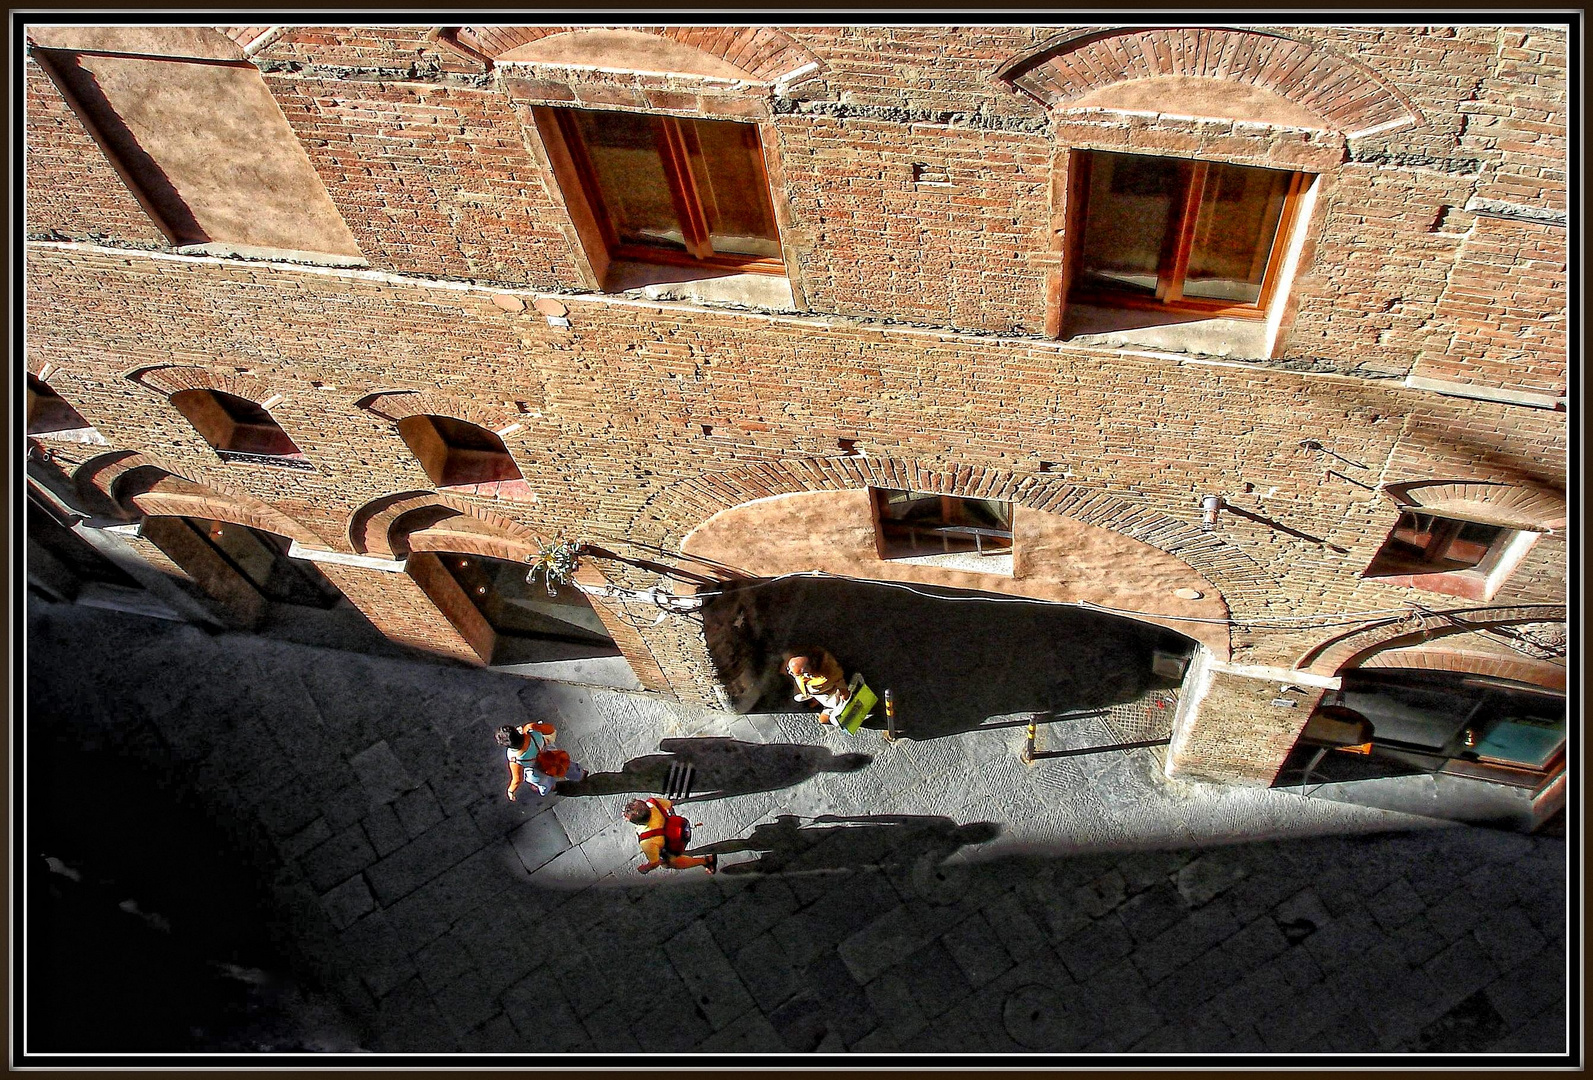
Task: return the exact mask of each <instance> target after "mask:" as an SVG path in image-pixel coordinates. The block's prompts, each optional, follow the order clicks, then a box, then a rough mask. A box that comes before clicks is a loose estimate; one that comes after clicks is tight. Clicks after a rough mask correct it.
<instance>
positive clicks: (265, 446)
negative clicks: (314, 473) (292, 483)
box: [171, 390, 307, 464]
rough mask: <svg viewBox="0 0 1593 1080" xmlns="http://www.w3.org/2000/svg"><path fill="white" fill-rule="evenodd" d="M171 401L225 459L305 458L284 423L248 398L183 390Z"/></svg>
mask: <svg viewBox="0 0 1593 1080" xmlns="http://www.w3.org/2000/svg"><path fill="white" fill-rule="evenodd" d="M171 403H172V407H173V408H175V409H176V410H177V411H178V412H180V413H182V414H183V416H184V417H185V418H186V419H187V420H188V422H189V423H190V424H192V425H193V426H194V430H195V431H197V432H199V434H200V435H202V436H204V439H205V441H206V442H208V443H209V444H210V445H211V446H212V447H213V448H214V449H215V451H216V453H218V454H220V455H221V456H222V458H223V459H224V460H228V461H260V460H261V459H269V458H278V459H281V458H288V459H294V458H297V459H299V460H302V457H303V455H302V454H301V453H300V451H299V448H298V446H297V445H296V444H295V443H294V441H293V440H292V439H291V438H289V436H288V433H287V432H286V431H283V430H282V425H280V424H278V423H277V422H276V421H275V420H273V419H272V418H271V414H270V413H268V412H266V411H265V409H263V408H262V407H260V406H259V405H257V404H255V403H254V402H252V401H250V400H248V399H247V398H241V397H238V396H237V395H236V394H227V393H223V392H221V391H219V390H181V391H178V392H177V393H175V394H173V395H172V396H171ZM265 463H270V462H265ZM306 464H307V463H306Z"/></svg>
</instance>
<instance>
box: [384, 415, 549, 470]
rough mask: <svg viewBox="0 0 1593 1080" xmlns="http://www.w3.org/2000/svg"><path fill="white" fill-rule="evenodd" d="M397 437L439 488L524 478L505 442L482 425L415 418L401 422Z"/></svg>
mask: <svg viewBox="0 0 1593 1080" xmlns="http://www.w3.org/2000/svg"><path fill="white" fill-rule="evenodd" d="M398 434H399V436H400V437H401V438H402V439H403V440H404V442H405V443H406V444H408V446H409V449H410V451H411V452H413V453H414V455H415V459H416V460H417V461H419V462H420V467H421V468H423V469H425V470H426V475H427V476H429V477H431V482H432V483H434V484H436V485H437V486H438V487H458V486H462V485H467V484H490V483H496V482H498V481H502V480H519V479H520V478H521V475H520V469H519V467H518V466H517V465H515V463H514V458H512V457H510V456H509V450H508V448H507V447H506V446H504V444H503V439H502V438H500V437H499V436H498V435H497V434H495V433H494V432H491V431H488V430H487V429H486V428H484V427H481V426H480V425H479V424H472V423H469V422H467V421H464V420H456V419H454V418H453V417H451V416H430V415H425V414H416V415H414V416H406V417H405V418H404V419H402V420H400V421H399V422H398Z"/></svg>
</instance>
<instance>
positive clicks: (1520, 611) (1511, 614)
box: [1294, 604, 1566, 675]
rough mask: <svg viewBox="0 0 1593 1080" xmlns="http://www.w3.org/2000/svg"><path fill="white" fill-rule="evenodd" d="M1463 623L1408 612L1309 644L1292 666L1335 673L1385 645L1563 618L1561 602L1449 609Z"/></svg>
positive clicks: (1353, 664)
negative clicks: (1473, 629) (1476, 629)
mask: <svg viewBox="0 0 1593 1080" xmlns="http://www.w3.org/2000/svg"><path fill="white" fill-rule="evenodd" d="M1448 614H1449V615H1451V616H1452V617H1453V618H1455V619H1459V620H1461V621H1462V623H1463V624H1464V625H1456V623H1454V622H1452V621H1450V619H1448V618H1444V617H1442V615H1441V614H1438V613H1435V614H1431V615H1426V614H1421V613H1419V612H1412V613H1411V614H1410V615H1409V616H1407V617H1405V618H1401V619H1390V620H1386V621H1384V622H1379V623H1375V624H1373V625H1371V626H1363V627H1361V628H1359V629H1357V630H1352V631H1350V632H1349V633H1347V634H1340V635H1337V636H1335V637H1332V638H1329V639H1327V640H1326V641H1323V642H1320V643H1318V644H1316V645H1313V646H1312V647H1311V648H1310V649H1308V650H1307V651H1306V652H1305V653H1304V654H1303V655H1302V656H1301V657H1300V659H1299V660H1297V661H1296V662H1295V665H1294V666H1295V668H1296V670H1300V671H1309V672H1311V673H1312V674H1316V675H1336V674H1338V673H1339V672H1341V671H1346V670H1348V669H1350V668H1354V667H1359V666H1363V665H1364V664H1365V663H1366V662H1367V660H1368V659H1369V658H1370V657H1372V656H1375V655H1376V654H1377V653H1380V652H1382V651H1384V650H1385V649H1393V648H1402V647H1405V646H1409V645H1414V644H1417V643H1419V642H1424V641H1432V640H1435V639H1438V638H1443V637H1448V636H1450V635H1452V634H1464V633H1468V632H1469V631H1470V630H1471V629H1472V628H1481V627H1485V626H1508V625H1510V624H1512V623H1528V622H1564V621H1565V617H1566V613H1565V605H1563V604H1525V605H1521V606H1517V607H1500V608H1484V609H1480V610H1471V611H1464V610H1462V611H1455V612H1449V613H1448Z"/></svg>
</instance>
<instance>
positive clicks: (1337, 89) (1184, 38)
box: [996, 26, 1422, 138]
mask: <svg viewBox="0 0 1593 1080" xmlns="http://www.w3.org/2000/svg"><path fill="white" fill-rule="evenodd" d="M996 77H997V78H998V79H1000V80H1001V81H1003V82H1006V83H1007V84H1009V85H1010V86H1011V87H1012V88H1013V89H1015V90H1019V91H1022V92H1023V93H1025V94H1027V95H1029V96H1030V97H1032V98H1034V99H1035V100H1036V101H1039V102H1040V103H1041V104H1042V105H1044V106H1045V107H1046V108H1048V109H1066V108H1069V107H1070V106H1071V105H1072V104H1073V103H1074V102H1077V101H1078V100H1080V99H1081V98H1084V97H1085V96H1086V95H1088V94H1091V93H1093V92H1095V91H1099V90H1101V89H1103V88H1105V87H1108V86H1112V85H1114V84H1117V83H1126V82H1132V81H1135V80H1140V79H1155V78H1166V77H1181V78H1205V79H1218V80H1222V81H1225V82H1228V83H1233V84H1241V85H1245V86H1250V87H1255V88H1257V89H1260V90H1263V91H1267V92H1268V93H1271V94H1275V95H1277V96H1278V97H1281V98H1283V99H1285V100H1286V101H1288V102H1290V103H1291V104H1293V105H1295V106H1297V107H1299V108H1301V109H1304V110H1306V111H1307V112H1309V113H1312V114H1314V115H1316V116H1319V117H1321V118H1322V119H1323V120H1324V121H1325V122H1326V123H1328V124H1329V125H1331V126H1332V128H1333V129H1334V130H1337V131H1341V132H1343V133H1344V134H1345V135H1346V136H1348V137H1351V138H1353V137H1357V136H1363V135H1368V134H1372V133H1374V132H1378V131H1385V130H1392V129H1394V128H1399V127H1408V126H1412V125H1415V124H1419V123H1421V121H1422V118H1421V115H1420V113H1418V112H1417V110H1416V108H1415V107H1414V106H1413V105H1412V104H1411V103H1410V102H1409V101H1408V100H1407V99H1406V98H1405V97H1404V96H1403V95H1401V94H1400V93H1399V92H1398V91H1396V90H1395V89H1393V88H1392V87H1391V86H1390V85H1389V84H1388V83H1387V82H1385V81H1384V80H1383V79H1382V78H1380V77H1379V76H1378V75H1377V74H1376V73H1374V72H1373V71H1372V70H1371V69H1370V68H1368V67H1367V66H1366V65H1364V64H1362V63H1360V62H1359V61H1356V60H1353V59H1349V58H1347V57H1344V56H1340V55H1339V54H1338V53H1336V52H1334V51H1333V50H1331V49H1329V48H1328V47H1326V46H1324V45H1322V44H1320V43H1315V42H1311V41H1309V40H1306V39H1305V38H1304V37H1300V36H1294V35H1287V34H1282V33H1279V32H1277V31H1269V30H1254V29H1241V28H1231V27H1205V26H1203V27H1116V28H1110V29H1098V30H1080V31H1073V32H1069V33H1066V34H1059V35H1057V36H1055V37H1052V38H1050V39H1048V40H1046V41H1044V42H1042V43H1041V44H1040V45H1038V46H1036V47H1035V48H1033V49H1031V50H1028V51H1026V52H1024V53H1022V54H1020V55H1018V56H1016V57H1014V58H1013V59H1011V60H1009V61H1007V62H1006V63H1005V64H1003V65H1002V66H1001V68H1000V69H999V70H998V71H997V72H996ZM1168 111H1169V112H1175V113H1178V112H1181V110H1180V109H1179V108H1178V107H1177V104H1176V103H1173V107H1171V108H1170V109H1169V110H1168Z"/></svg>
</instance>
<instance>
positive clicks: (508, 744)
mask: <svg viewBox="0 0 1593 1080" xmlns="http://www.w3.org/2000/svg"><path fill="white" fill-rule="evenodd" d="M554 731H555V729H554V727H553V725H552V724H526V725H524V726H523V727H509V726H507V725H505V726H504V727H501V728H499V729H498V731H497V734H496V735H495V736H494V737H495V738H496V740H497V742H498V745H499V746H501V747H503V748H504V750H505V751H507V753H508V757H509V801H510V802H514V801H515V799H514V793H515V791H516V790H518V789H519V787H520V785H521V784H522V783H527V782H529V783H530V784H531V786H532V787H534V788H536V790H537V794H538V795H547V794H548V793H549V792H551V791H552V790H553V787H554V785H555V784H557V783H558V782H559V781H560V780H572V781H573V780H580V779H581V778H582V777H584V776H585V775H586V769H585V768H584V767H582V766H581V765H579V764H577V763H576V762H574V761H572V760H570V755H569V754H567V753H565V752H564V751H563V750H556V749H554V747H553V735H554Z"/></svg>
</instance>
